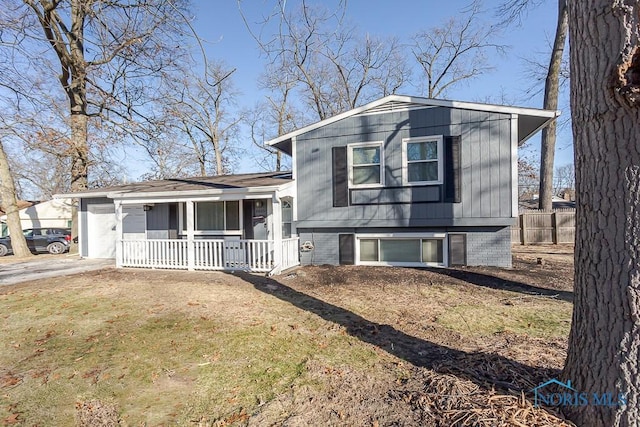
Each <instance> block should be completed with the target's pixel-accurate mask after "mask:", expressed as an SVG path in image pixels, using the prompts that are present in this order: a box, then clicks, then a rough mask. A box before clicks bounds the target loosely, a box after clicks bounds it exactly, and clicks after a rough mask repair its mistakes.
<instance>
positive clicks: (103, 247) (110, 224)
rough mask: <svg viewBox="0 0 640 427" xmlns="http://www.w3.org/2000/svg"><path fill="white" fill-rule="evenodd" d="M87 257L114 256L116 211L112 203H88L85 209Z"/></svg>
mask: <svg viewBox="0 0 640 427" xmlns="http://www.w3.org/2000/svg"><path fill="white" fill-rule="evenodd" d="M87 230H88V235H87V240H88V245H87V257H88V258H115V257H116V240H117V235H116V212H115V206H114V205H113V204H109V205H106V204H105V205H89V207H88V211H87Z"/></svg>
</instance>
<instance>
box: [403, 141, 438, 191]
mask: <svg viewBox="0 0 640 427" xmlns="http://www.w3.org/2000/svg"><path fill="white" fill-rule="evenodd" d="M402 158H403V171H402V172H403V173H402V178H403V181H404V183H405V184H409V185H412V184H413V185H415V184H441V183H442V136H441V135H440V136H425V137H419V138H405V139H403V140H402Z"/></svg>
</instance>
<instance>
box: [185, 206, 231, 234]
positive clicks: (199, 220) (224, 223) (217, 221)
mask: <svg viewBox="0 0 640 427" xmlns="http://www.w3.org/2000/svg"><path fill="white" fill-rule="evenodd" d="M181 205H182V207H181V209H180V211H181V212H180V217H181V223H182V230H183V232H184V231H186V229H187V212H186V204H184V203H182V204H181ZM194 214H195V222H194V225H195V231H196V232H208V231H239V230H240V202H238V201H237V200H230V201H219V202H196V203H195V209H194Z"/></svg>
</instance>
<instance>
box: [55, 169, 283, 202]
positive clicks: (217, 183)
mask: <svg viewBox="0 0 640 427" xmlns="http://www.w3.org/2000/svg"><path fill="white" fill-rule="evenodd" d="M291 182H292V179H291V173H290V172H266V173H246V174H237V175H217V176H198V177H192V178H170V179H161V180H154V181H144V182H135V183H132V184H124V185H115V186H111V187H103V188H96V189H92V190H85V191H80V192H77V193H66V194H56V195H55V196H54V197H56V198H87V197H109V198H127V197H141V196H166V195H178V194H181V193H183V194H187V193H193V192H199V193H202V192H204V193H212V194H213V193H223V192H234V191H242V190H248V189H265V190H266V189H269V188H272V189H276V188H280V187H282V186H284V185H286V184H289V183H291Z"/></svg>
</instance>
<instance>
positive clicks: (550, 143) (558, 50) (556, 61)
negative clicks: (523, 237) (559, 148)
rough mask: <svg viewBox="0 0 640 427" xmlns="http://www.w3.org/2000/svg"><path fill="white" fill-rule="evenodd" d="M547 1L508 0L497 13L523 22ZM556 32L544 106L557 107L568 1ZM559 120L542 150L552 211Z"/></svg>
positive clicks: (543, 196)
mask: <svg viewBox="0 0 640 427" xmlns="http://www.w3.org/2000/svg"><path fill="white" fill-rule="evenodd" d="M543 3H544V0H508V1H506V2H504V3H502V4H501V5H500V7H499V8H498V15H499V16H500V17H502V18H503V25H508V24H511V23H513V22H515V21H518V22H519V21H520V20H521V19H522V17H523V16H525V15H526V14H527V13H528V12H529V10H530V9H532V8H535V7H537V6H539V5H541V4H543ZM557 6H558V15H557V21H556V31H555V36H554V40H553V47H552V49H551V57H550V59H549V64H548V67H547V73H546V78H545V85H544V101H543V108H545V109H547V110H557V109H558V97H559V91H560V82H561V77H562V74H563V66H562V65H563V56H564V47H565V44H566V39H567V31H568V15H567V2H566V0H558V5H557ZM556 134H557V123H556V121H553V122H552V123H550V124H549V126H547V127H545V128H544V129H543V130H542V143H541V153H540V158H541V161H540V191H539V195H540V199H539V203H540V209H545V210H550V209H551V205H552V197H553V168H554V158H555V149H556Z"/></svg>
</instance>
